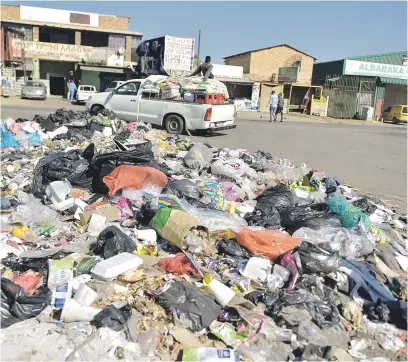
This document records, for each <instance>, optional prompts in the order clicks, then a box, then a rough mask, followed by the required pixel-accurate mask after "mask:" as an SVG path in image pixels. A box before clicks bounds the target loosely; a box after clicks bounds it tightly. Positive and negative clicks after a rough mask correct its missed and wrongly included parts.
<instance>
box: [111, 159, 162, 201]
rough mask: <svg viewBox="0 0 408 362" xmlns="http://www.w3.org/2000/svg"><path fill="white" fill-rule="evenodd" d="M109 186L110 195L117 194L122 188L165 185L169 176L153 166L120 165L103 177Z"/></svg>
mask: <svg viewBox="0 0 408 362" xmlns="http://www.w3.org/2000/svg"><path fill="white" fill-rule="evenodd" d="M103 182H104V183H105V185H106V186H107V187H108V188H109V195H111V196H112V195H115V194H116V192H117V191H119V190H120V189H128V188H129V189H142V188H144V187H147V186H149V185H155V186H158V187H162V188H163V187H164V186H165V185H166V184H167V176H166V175H165V174H164V173H163V172H161V171H159V170H156V169H155V168H153V167H144V166H119V167H117V168H115V170H113V171H112V173H110V174H109V175H107V176H105V177H104V178H103Z"/></svg>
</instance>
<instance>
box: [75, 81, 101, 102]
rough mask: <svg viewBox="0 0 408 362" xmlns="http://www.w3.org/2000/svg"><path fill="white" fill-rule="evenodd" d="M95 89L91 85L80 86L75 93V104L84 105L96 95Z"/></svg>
mask: <svg viewBox="0 0 408 362" xmlns="http://www.w3.org/2000/svg"><path fill="white" fill-rule="evenodd" d="M97 93H98V92H97V91H96V87H94V86H93V85H80V86H79V87H78V90H77V93H76V101H77V103H86V102H87V101H88V100H89V98H91V97H92V96H93V95H94V94H97Z"/></svg>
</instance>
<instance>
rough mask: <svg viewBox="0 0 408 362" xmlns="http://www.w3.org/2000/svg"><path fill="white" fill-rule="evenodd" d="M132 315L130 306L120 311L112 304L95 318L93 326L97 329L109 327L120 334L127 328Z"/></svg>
mask: <svg viewBox="0 0 408 362" xmlns="http://www.w3.org/2000/svg"><path fill="white" fill-rule="evenodd" d="M131 315H132V309H131V308H130V307H129V305H127V304H126V305H125V306H124V307H122V308H120V309H118V308H116V307H115V306H114V305H113V304H110V305H108V306H107V307H106V308H105V309H103V310H101V311H100V312H99V313H98V314H97V315H96V316H95V317H94V318H93V320H92V321H91V324H92V325H94V326H95V327H96V328H100V327H109V328H110V329H113V330H114V331H116V332H119V331H121V330H122V329H123V328H124V327H125V324H126V322H127V321H128V320H129V319H130V317H131Z"/></svg>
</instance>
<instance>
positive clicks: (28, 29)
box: [2, 23, 33, 41]
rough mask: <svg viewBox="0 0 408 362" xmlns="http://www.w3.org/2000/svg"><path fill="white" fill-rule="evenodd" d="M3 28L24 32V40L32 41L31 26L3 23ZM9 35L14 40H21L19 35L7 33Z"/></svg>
mask: <svg viewBox="0 0 408 362" xmlns="http://www.w3.org/2000/svg"><path fill="white" fill-rule="evenodd" d="M2 25H3V27H4V28H5V29H6V28H9V29H13V30H18V31H21V32H24V40H27V41H29V40H30V41H31V40H33V27H32V26H31V25H21V24H10V23H3V24H2ZM9 35H10V36H11V37H12V38H15V39H21V35H19V34H15V33H12V32H9Z"/></svg>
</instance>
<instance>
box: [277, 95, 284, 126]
mask: <svg viewBox="0 0 408 362" xmlns="http://www.w3.org/2000/svg"><path fill="white" fill-rule="evenodd" d="M279 113H280V115H281V120H280V121H281V122H283V97H282V94H279V95H278V108H277V109H276V118H277V117H278V114H279Z"/></svg>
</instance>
